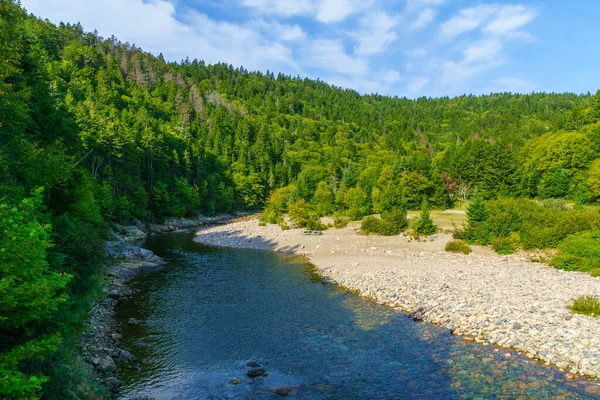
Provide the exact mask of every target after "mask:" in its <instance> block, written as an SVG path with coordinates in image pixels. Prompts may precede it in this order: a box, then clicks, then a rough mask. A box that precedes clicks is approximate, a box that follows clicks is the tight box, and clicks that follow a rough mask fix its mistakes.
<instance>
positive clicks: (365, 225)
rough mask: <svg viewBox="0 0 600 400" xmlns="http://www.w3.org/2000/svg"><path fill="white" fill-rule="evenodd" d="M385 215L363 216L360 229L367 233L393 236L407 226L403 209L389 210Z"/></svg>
mask: <svg viewBox="0 0 600 400" xmlns="http://www.w3.org/2000/svg"><path fill="white" fill-rule="evenodd" d="M386 217H387V218H382V219H379V218H377V217H375V216H372V215H371V216H368V217H366V218H364V219H363V221H362V223H361V226H360V229H361V231H362V232H363V233H367V234H369V233H373V234H376V235H382V236H393V235H398V234H399V233H401V232H402V231H403V230H404V229H405V228H406V227H407V226H408V222H407V219H406V211H404V210H395V211H391V212H389V213H388V214H387V215H386Z"/></svg>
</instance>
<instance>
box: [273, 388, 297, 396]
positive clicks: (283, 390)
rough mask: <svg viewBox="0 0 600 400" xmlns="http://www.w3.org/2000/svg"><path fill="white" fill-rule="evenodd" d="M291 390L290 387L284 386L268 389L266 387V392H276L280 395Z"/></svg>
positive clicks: (286, 393) (285, 394)
mask: <svg viewBox="0 0 600 400" xmlns="http://www.w3.org/2000/svg"><path fill="white" fill-rule="evenodd" d="M291 391H292V389H291V388H286V387H284V388H269V389H267V392H270V393H275V394H278V395H280V396H287V395H288V394H290V392H291Z"/></svg>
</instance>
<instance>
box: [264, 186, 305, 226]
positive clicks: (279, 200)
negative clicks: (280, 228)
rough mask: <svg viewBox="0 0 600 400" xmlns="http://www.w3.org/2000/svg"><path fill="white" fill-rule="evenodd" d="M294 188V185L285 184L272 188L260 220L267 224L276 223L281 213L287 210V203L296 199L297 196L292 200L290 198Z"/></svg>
mask: <svg viewBox="0 0 600 400" xmlns="http://www.w3.org/2000/svg"><path fill="white" fill-rule="evenodd" d="M294 190H295V187H294V186H286V187H284V188H281V189H277V190H274V191H273V193H271V196H270V197H269V200H268V202H267V206H266V207H265V209H264V211H263V213H262V215H261V217H260V220H261V221H263V222H266V223H269V224H277V223H278V221H279V218H280V217H281V215H283V214H285V213H286V212H287V211H288V204H290V203H294V202H295V201H297V198H296V200H294V201H292V200H291V194H292V192H293V191H294Z"/></svg>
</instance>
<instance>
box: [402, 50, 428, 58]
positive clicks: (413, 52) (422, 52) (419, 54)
mask: <svg viewBox="0 0 600 400" xmlns="http://www.w3.org/2000/svg"><path fill="white" fill-rule="evenodd" d="M404 54H406V55H407V56H409V57H413V58H419V57H425V56H426V55H427V50H426V49H424V48H422V47H420V48H416V49H410V50H405V51H404Z"/></svg>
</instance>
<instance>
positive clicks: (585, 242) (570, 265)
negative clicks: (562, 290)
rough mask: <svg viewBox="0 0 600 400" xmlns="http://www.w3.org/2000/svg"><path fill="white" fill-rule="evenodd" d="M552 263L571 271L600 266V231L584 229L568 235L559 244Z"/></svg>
mask: <svg viewBox="0 0 600 400" xmlns="http://www.w3.org/2000/svg"><path fill="white" fill-rule="evenodd" d="M551 264H552V265H553V266H555V267H557V268H561V269H566V270H569V271H592V270H597V269H599V268H600V231H599V230H596V231H584V232H579V233H575V234H573V235H569V236H567V237H566V238H565V239H564V240H563V241H562V242H561V243H560V244H559V245H558V253H557V254H556V255H555V256H554V257H553V258H552V261H551Z"/></svg>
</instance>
